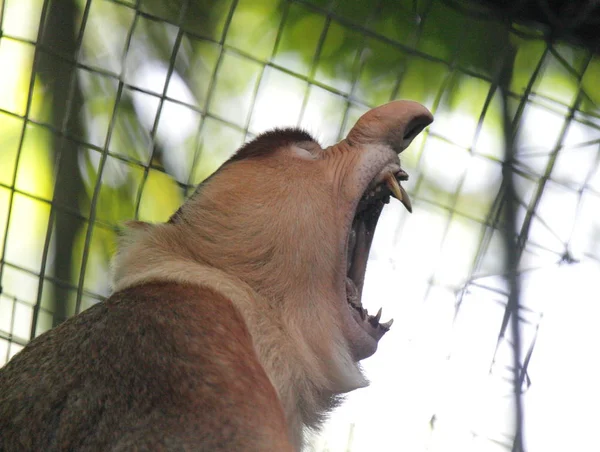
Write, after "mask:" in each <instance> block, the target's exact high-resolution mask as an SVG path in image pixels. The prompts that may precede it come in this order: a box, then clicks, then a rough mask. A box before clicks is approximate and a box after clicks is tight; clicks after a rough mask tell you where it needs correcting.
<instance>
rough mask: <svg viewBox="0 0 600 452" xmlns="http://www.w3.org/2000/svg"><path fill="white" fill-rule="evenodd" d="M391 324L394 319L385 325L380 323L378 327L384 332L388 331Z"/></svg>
mask: <svg viewBox="0 0 600 452" xmlns="http://www.w3.org/2000/svg"><path fill="white" fill-rule="evenodd" d="M392 323H394V319H390V320H388V321H387V322H385V323H380V324H379V326H380V327H382V328H383V329H384V330H389V329H390V327H391V326H392Z"/></svg>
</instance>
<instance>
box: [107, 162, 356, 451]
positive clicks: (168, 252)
mask: <svg viewBox="0 0 600 452" xmlns="http://www.w3.org/2000/svg"><path fill="white" fill-rule="evenodd" d="M283 158H286V159H287V157H285V156H284V157H283ZM287 163H288V165H289V166H291V167H294V166H295V165H294V164H293V163H290V162H287ZM252 165H256V163H253V162H251V163H246V162H240V163H237V164H236V165H232V167H231V168H225V169H224V170H221V171H220V172H219V173H217V175H215V176H213V178H211V180H210V181H209V182H208V183H207V184H206V186H204V187H202V188H201V189H200V190H199V192H198V193H197V194H196V195H194V197H193V198H192V199H191V200H189V201H188V203H187V204H186V205H185V206H184V208H183V210H182V214H181V216H182V218H183V221H180V222H178V223H175V224H159V225H146V224H144V223H137V224H134V226H133V227H131V228H129V229H128V230H127V231H126V232H125V234H124V236H123V238H122V240H121V246H120V249H119V251H118V253H117V256H116V257H115V260H114V263H113V270H114V282H113V284H114V290H115V291H118V290H122V289H125V288H127V287H131V286H135V285H139V284H143V283H145V282H152V281H175V282H181V283H190V284H197V285H200V286H205V287H209V288H212V289H214V290H216V291H218V292H220V293H222V294H223V295H225V296H226V297H227V298H229V299H230V300H231V301H232V302H233V304H234V305H235V306H236V307H237V308H238V309H239V311H240V312H241V313H242V316H243V317H244V319H245V321H246V324H247V327H248V329H249V331H250V334H251V336H252V338H253V341H254V347H255V349H256V351H257V355H258V357H259V360H260V362H261V364H262V366H263V367H264V369H265V371H266V373H267V375H268V376H269V379H270V380H271V382H272V384H273V386H274V387H275V389H276V391H277V393H278V395H279V398H280V401H281V403H282V406H283V409H284V413H285V415H286V420H287V423H288V427H289V434H290V437H291V439H292V441H293V443H294V444H295V446H296V448H297V449H298V450H300V448H301V446H302V441H303V440H302V439H303V431H304V427H317V426H318V425H319V423H320V421H321V416H322V415H323V414H324V413H325V412H327V411H328V410H329V409H330V408H331V407H332V406H333V405H335V397H336V396H337V395H339V394H342V393H346V392H349V391H352V390H354V389H357V388H360V387H364V386H366V385H367V381H366V379H365V378H364V376H363V375H362V373H361V370H360V367H359V365H358V363H357V362H355V360H354V359H353V358H352V355H351V351H350V350H349V346H348V344H347V342H346V340H345V338H344V336H343V334H342V331H341V326H340V324H339V317H340V315H339V312H338V310H339V308H340V306H343V308H347V306H346V301H345V298H344V299H343V300H337V299H336V298H339V297H340V294H343V293H344V292H343V291H339V290H338V287H337V286H336V284H335V280H336V279H339V278H337V275H336V272H339V271H343V273H344V277H345V269H337V268H336V267H335V265H334V262H332V261H334V260H339V259H337V254H338V250H337V249H336V248H337V247H336V244H335V242H336V241H338V238H339V237H338V236H339V235H340V234H342V233H343V232H342V231H337V232H336V233H335V234H331V233H329V234H326V233H325V231H322V230H321V228H322V227H323V226H322V223H323V220H324V219H323V218H322V215H326V214H327V212H328V211H329V212H331V210H332V209H331V208H330V206H331V204H329V202H330V201H331V200H330V199H328V198H330V196H331V195H329V196H326V195H325V193H322V189H323V187H321V186H319V185H318V184H317V188H316V191H315V188H314V186H313V188H312V189H311V188H310V187H309V186H308V184H307V186H306V187H304V190H305V191H306V192H307V193H311V191H313V192H314V196H316V197H317V198H323V199H322V201H321V202H316V203H315V204H316V206H313V207H311V206H312V204H311V203H298V204H296V205H295V206H290V205H289V203H288V204H287V205H286V203H285V199H280V201H281V203H280V204H279V206H277V207H276V208H277V209H279V210H280V214H279V215H278V216H276V218H274V215H268V213H269V210H270V212H273V209H274V208H275V206H274V204H277V202H276V201H277V197H278V194H277V193H273V191H272V190H270V191H269V190H263V189H264V187H262V188H261V187H260V185H261V184H260V183H258V184H257V185H258V186H257V187H254V188H255V189H257V190H260V191H263V192H264V193H266V195H260V194H258V193H254V194H253V193H246V196H245V197H244V199H243V200H242V201H241V202H240V200H239V199H236V198H238V195H239V194H240V192H239V191H236V185H237V184H238V183H241V182H244V184H245V185H246V186H245V187H244V188H245V190H246V192H247V191H248V190H249V189H250V190H252V188H249V187H248V183H247V181H248V171H252V170H254V169H255V170H258V169H261V170H262V173H265V172H266V173H270V171H268V168H267V169H265V168H264V167H263V168H254V169H253V168H251V167H252ZM238 167H240V168H238ZM294 170H296V171H299V168H295V169H294V168H292V169H291V170H290V171H294ZM277 172H278V173H279V177H281V180H283V181H285V180H286V177H288V176H289V174H287V171H285V170H284V171H281V170H279V169H278V170H277ZM262 173H261V174H262ZM241 175H243V179H242V178H241V177H240V176H241ZM271 175H274V174H271ZM263 176H264V174H263ZM268 180H269V179H266V178H265V179H264V181H268ZM291 180H292V179H290V181H291ZM223 183H225V184H227V189H224V188H223V186H222V185H221V184H223ZM296 184H297V185H298V184H299V185H301V182H298V181H296ZM285 186H286V184H285V183H283V187H284V189H283V190H282V191H281V192H280V193H279V195H281V196H285V197H287V196H286V195H287V194H286V193H285V191H286V190H285ZM239 189H240V190H242V188H241V187H240V188H239ZM299 189H300V190H302V189H303V187H298V186H296V187H294V190H299ZM223 191H225V192H226V194H225V195H223ZM257 197H258V199H257ZM253 199H254V200H255V201H256V202H255V203H253V202H252V200H253ZM321 204H322V206H321ZM217 206H220V207H223V208H224V209H225V211H226V212H228V213H227V214H226V213H225V212H223V211H221V210H220V209H218V208H217ZM299 210H300V211H299ZM219 211H221V213H220V214H219V215H218V216H219V217H221V216H223V218H217V215H215V213H216V212H219ZM263 212H264V213H265V215H263ZM320 216H321V218H319V217H320ZM242 218H245V219H246V220H245V222H244V223H243V227H242V228H240V229H236V230H235V231H234V232H231V231H230V230H229V229H230V228H231V226H226V225H236V224H240V222H241V219H242ZM299 219H303V220H304V221H301V220H299ZM331 221H332V222H333V223H335V221H334V219H333V218H332V219H331ZM332 229H336V228H332ZM337 229H339V228H337ZM229 233H231V234H232V236H231V237H228V235H229ZM328 235H329V237H328ZM319 236H322V237H323V242H319V241H317V242H316V243H315V244H314V246H315V249H309V248H310V243H306V240H304V239H305V238H306V237H313V238H314V237H319ZM274 241H277V242H278V243H277V244H276V248H277V249H273V243H272V242H274ZM232 249H233V251H232ZM253 251H254V253H255V254H256V255H257V256H256V258H255V259H253V257H252V253H253ZM232 253H233V254H232ZM262 254H268V255H269V256H270V257H271V259H270V260H271V261H272V262H264V261H261V255H262ZM256 262H261V264H260V266H257V264H256ZM237 275H243V277H239V276H237ZM207 302H210V300H207Z"/></svg>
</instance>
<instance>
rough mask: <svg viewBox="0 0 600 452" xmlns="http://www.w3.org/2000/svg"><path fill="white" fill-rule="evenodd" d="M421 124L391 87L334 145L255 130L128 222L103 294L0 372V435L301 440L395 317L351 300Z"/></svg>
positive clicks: (246, 444)
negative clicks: (170, 200)
mask: <svg viewBox="0 0 600 452" xmlns="http://www.w3.org/2000/svg"><path fill="white" fill-rule="evenodd" d="M431 121H432V116H431V114H430V113H429V111H427V109H426V108H424V107H423V106H421V105H420V104H418V103H415V102H409V101H396V102H391V103H389V104H386V105H383V106H381V107H378V108H375V109H373V110H370V111H368V112H367V113H365V114H364V115H363V116H362V117H361V118H360V119H359V120H358V122H357V123H356V125H355V126H354V128H352V130H351V131H350V133H349V134H348V136H347V137H346V138H345V139H343V140H342V141H341V142H339V143H338V144H335V145H333V146H331V147H328V148H322V147H321V146H320V145H319V144H318V143H317V142H316V141H315V140H314V139H313V138H312V137H311V136H310V135H309V134H307V133H306V132H303V131H301V130H297V129H283V130H274V131H271V132H267V133H265V134H262V135H260V136H258V137H257V138H256V139H254V140H253V141H251V142H249V143H247V144H245V145H244V146H242V147H241V149H239V150H238V151H237V153H236V154H235V155H234V156H233V157H232V158H230V159H229V160H228V161H227V162H226V163H225V164H224V165H223V166H221V168H219V170H218V171H216V172H215V173H214V174H213V175H212V176H211V177H210V178H208V179H207V180H206V181H205V182H203V183H202V184H201V185H200V186H199V187H198V189H197V190H196V192H195V194H194V195H192V196H191V197H190V198H189V199H188V200H187V202H186V203H185V204H184V205H183V206H182V207H181V208H180V209H179V211H178V212H176V213H175V214H174V215H173V217H172V218H171V219H170V221H169V222H168V223H165V224H146V223H141V222H132V223H130V224H129V227H128V228H127V230H126V232H125V233H124V235H123V237H122V241H121V244H120V249H119V251H118V253H117V255H116V257H115V262H114V278H113V286H114V293H113V295H112V296H111V297H110V298H108V299H107V300H106V301H104V302H101V303H98V304H97V305H95V306H93V307H91V308H90V309H88V310H86V311H85V312H83V313H81V314H79V315H77V316H75V317H73V318H71V319H69V320H67V321H66V322H65V323H63V324H62V325H60V326H59V327H57V328H55V329H53V330H51V331H49V332H47V333H45V334H42V335H41V336H39V337H38V338H36V339H34V340H33V341H31V343H30V344H29V345H28V346H27V347H25V349H24V350H23V351H21V352H20V353H19V354H17V355H16V356H15V357H14V358H13V359H12V360H11V361H10V362H9V363H8V364H7V365H6V366H5V367H4V368H2V369H1V370H0V450H4V451H7V452H12V451H24V450H27V451H53V450H70V451H122V450H152V451H154V450H165V451H166V450H177V451H179V450H190V451H293V450H300V449H301V448H302V445H303V430H304V429H305V428H317V427H318V426H319V424H320V422H321V421H322V419H323V417H324V415H325V414H326V413H327V412H328V411H329V410H330V409H331V408H332V407H333V406H335V405H336V403H337V402H338V401H339V398H340V395H342V394H344V393H347V392H349V391H352V390H354V389H357V388H361V387H364V386H366V385H367V381H366V380H365V378H364V376H363V374H362V373H361V369H360V366H359V362H360V361H361V360H362V359H364V358H367V357H369V356H371V355H372V354H373V353H374V352H375V350H376V348H377V343H378V341H379V340H380V339H381V337H382V336H383V335H384V334H385V333H386V332H387V331H388V330H389V328H390V326H391V324H392V321H391V320H390V321H388V322H386V323H380V316H381V310H379V312H377V314H376V315H369V314H368V313H367V310H366V309H365V308H363V306H362V303H361V293H362V287H363V281H364V275H365V270H366V265H367V257H368V254H369V248H370V246H371V241H372V238H373V233H374V232H375V226H376V225H377V220H378V218H379V215H380V213H381V211H382V209H383V206H384V204H385V203H386V202H388V200H389V198H390V196H393V197H395V198H397V199H399V200H400V201H401V202H402V203H403V204H404V206H405V207H406V208H407V209H408V210H409V211H410V210H411V204H410V201H409V198H408V195H407V193H406V191H405V190H404V188H403V187H402V185H401V181H403V180H406V179H407V177H408V176H407V174H406V173H405V172H404V170H403V169H402V168H401V166H400V159H399V156H398V154H399V153H400V152H402V151H403V150H404V149H405V148H406V147H407V146H408V145H409V143H410V142H411V140H412V139H413V138H414V137H415V136H416V135H417V134H418V133H419V132H420V131H421V130H422V129H423V128H424V127H425V126H427V125H428V124H429V123H430V122H431Z"/></svg>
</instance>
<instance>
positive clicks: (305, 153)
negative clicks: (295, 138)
mask: <svg viewBox="0 0 600 452" xmlns="http://www.w3.org/2000/svg"><path fill="white" fill-rule="evenodd" d="M290 149H291V151H292V152H293V153H294V154H295V155H296V156H297V157H300V158H301V159H304V160H316V159H317V158H318V154H319V151H320V150H321V147H320V146H319V145H318V144H317V143H315V142H313V141H304V142H299V143H294V145H292V146H290Z"/></svg>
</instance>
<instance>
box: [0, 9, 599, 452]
mask: <svg viewBox="0 0 600 452" xmlns="http://www.w3.org/2000/svg"><path fill="white" fill-rule="evenodd" d="M574 3H577V5H578V7H577V8H575V7H574V6H573V4H569V5H571V6H568V5H567V6H565V7H562V6H558V5H555V4H554V3H552V2H545V1H539V2H513V3H512V4H510V5H508V6H507V5H505V4H504V3H503V2H502V3H500V2H499V3H498V4H496V2H491V1H488V2H479V3H476V2H465V1H457V0H426V1H416V0H415V1H412V0H410V1H409V0H400V1H386V0H378V1H374V2H358V1H357V2H354V1H337V2H336V1H330V0H294V1H292V0H280V1H276V0H264V1H260V2H255V1H250V0H223V1H219V2H216V1H213V2H211V1H208V0H199V1H184V0H180V1H161V0H135V1H134V0H93V1H92V0H88V1H83V0H79V1H56V0H55V1H49V0H43V1H42V0H27V1H22V0H19V1H17V0H11V1H9V0H5V1H4V2H2V3H1V4H2V7H1V8H2V9H1V14H2V15H1V22H0V26H1V31H2V34H1V35H0V65H1V66H2V68H3V70H2V71H1V74H0V81H1V84H0V87H1V88H0V140H1V141H2V147H1V148H0V149H1V150H0V286H1V293H0V364H2V363H4V362H6V361H7V360H8V359H10V357H11V356H12V355H14V354H15V353H17V352H18V351H19V350H20V349H21V348H22V347H23V346H24V345H25V344H26V343H27V342H28V341H29V340H30V339H32V338H33V337H35V336H37V335H39V334H41V333H43V332H44V331H47V330H48V329H50V328H52V327H53V326H55V325H57V324H58V323H60V322H62V321H63V320H64V319H66V318H68V317H70V316H72V315H74V314H76V313H78V312H80V311H82V310H84V309H86V308H87V307H89V306H91V305H92V304H94V303H97V302H99V301H101V300H103V299H104V298H105V297H107V296H108V295H109V293H110V288H109V272H110V268H109V265H110V264H109V263H110V258H111V256H112V253H113V252H114V245H115V239H116V236H117V234H118V227H119V224H121V222H123V221H125V220H127V219H131V218H138V219H142V220H146V221H164V220H166V219H167V218H168V217H169V215H170V214H172V213H173V212H174V211H175V210H176V208H177V207H178V206H179V204H180V203H181V202H183V200H184V199H185V197H186V196H187V195H189V194H190V193H191V192H192V190H193V187H194V186H195V185H196V184H198V183H199V182H201V181H202V180H203V179H204V178H206V177H207V176H208V175H210V174H211V173H212V172H213V171H214V170H215V169H216V168H217V167H218V166H219V165H220V164H221V163H222V162H223V161H225V160H226V159H227V158H228V157H229V156H230V155H231V154H232V153H233V152H234V151H235V150H236V148H237V147H239V146H240V145H241V144H242V143H243V142H244V141H246V140H248V139H249V138H251V137H253V136H255V135H257V134H259V133H261V132H263V131H265V130H267V129H269V128H272V127H275V126H290V125H298V126H300V127H303V128H306V129H307V130H309V131H310V132H312V133H313V134H314V135H316V136H317V137H318V138H319V140H320V141H321V143H322V144H325V145H328V144H331V143H332V142H333V141H334V140H337V139H339V138H340V137H342V136H343V135H345V133H346V132H347V130H348V129H349V127H351V126H352V125H353V124H354V122H355V120H356V119H357V118H358V117H359V116H360V115H361V114H362V113H363V112H365V111H366V110H367V109H369V108H370V107H373V106H376V105H379V104H382V103H384V102H387V101H389V100H392V99H397V98H405V99H413V100H417V101H419V102H421V103H423V104H424V105H426V106H427V107H428V108H430V110H431V111H432V112H433V113H434V116H435V117H436V121H435V122H434V124H433V125H432V126H431V127H430V128H429V129H428V130H427V131H425V132H424V133H423V134H422V136H421V137H420V138H418V139H417V140H415V142H414V144H413V145H412V146H411V148H410V149H409V150H407V151H406V152H405V153H404V154H403V167H404V168H405V169H406V170H407V171H408V172H409V174H410V175H411V179H410V181H409V182H408V183H407V184H406V185H405V187H406V188H407V190H408V191H409V193H410V195H411V198H412V199H413V203H414V212H415V213H414V214H413V215H412V216H407V215H406V214H405V213H403V212H401V210H400V209H398V206H397V205H395V204H394V203H391V204H390V205H389V206H388V207H387V208H386V210H385V211H384V214H383V216H382V219H381V221H380V225H379V226H378V233H377V235H376V238H375V243H374V246H373V249H372V253H371V254H372V255H371V262H370V264H369V271H368V276H367V283H366V287H365V294H366V295H365V297H366V300H367V301H366V304H367V305H369V301H368V300H369V297H370V298H379V299H380V300H381V299H383V307H384V311H385V312H387V314H390V313H391V315H392V316H393V317H395V319H396V322H395V323H394V331H393V333H392V334H390V335H389V336H393V337H394V338H390V339H388V337H387V336H386V339H385V341H384V343H382V345H381V347H380V351H379V352H378V354H377V355H376V356H375V357H373V358H372V359H370V360H368V361H367V362H366V363H365V367H366V370H367V375H369V376H370V377H371V380H372V381H373V384H372V386H371V387H370V388H368V389H366V390H362V391H358V392H357V394H356V395H354V394H353V395H352V396H350V397H349V400H348V402H347V403H346V405H345V406H344V407H343V408H342V409H340V410H339V411H338V412H336V413H334V415H333V416H332V419H331V421H330V422H329V423H328V424H327V425H326V427H325V430H324V432H323V434H321V435H320V436H315V437H314V439H313V441H312V445H311V447H312V448H313V449H314V450H357V451H361V450H374V449H377V450H478V451H483V450H494V451H496V450H517V451H519V450H523V448H524V446H527V449H528V450H532V451H535V450H551V449H550V448H549V447H551V446H556V447H558V446H559V445H560V446H561V447H560V449H565V450H574V449H577V450H592V449H594V447H593V446H591V445H592V444H595V445H596V446H598V440H597V439H595V438H594V431H595V427H594V426H595V425H597V422H598V421H600V418H599V415H598V413H597V412H596V410H595V408H594V406H595V405H597V403H598V401H599V400H600V395H599V394H598V393H597V390H596V389H594V388H595V386H596V384H595V380H594V379H595V378H596V379H597V377H598V376H600V375H599V374H598V371H596V370H594V367H593V366H592V363H593V360H592V357H591V356H592V355H590V354H589V353H592V351H593V350H594V349H593V345H594V344H595V343H596V342H595V341H596V340H599V339H600V337H599V336H598V333H597V332H595V329H596V328H595V326H594V325H593V319H594V318H595V317H594V315H595V314H598V313H599V310H598V308H597V307H596V305H597V300H596V298H597V290H596V289H595V284H594V283H595V282H596V281H597V278H598V277H600V215H599V214H598V212H600V169H599V168H600V165H599V163H600V108H599V107H598V105H599V102H600V58H599V57H598V55H597V50H598V42H599V41H598V36H597V33H596V32H595V31H594V30H596V27H597V26H598V22H599V20H598V19H599V12H598V7H597V6H596V5H597V3H596V2H592V1H590V2H574ZM532 20H535V22H536V23H535V24H533V25H532V22H531V21H532ZM557 37H558V38H561V40H557V39H556V38H557ZM378 303H379V304H381V303H380V302H378ZM542 319H544V320H542ZM536 343H537V344H538V346H536ZM590 360H592V361H590ZM536 377H537V380H536ZM577 380H579V381H580V384H579V385H577V384H576V385H573V382H574V381H575V382H576V381H577ZM536 384H537V386H536ZM577 386H578V387H577ZM567 393H568V394H569V396H566V394H567ZM550 403H553V406H554V408H546V404H550ZM381 404H383V405H384V408H385V409H381V412H378V411H373V410H374V408H373V406H380V405H381ZM523 406H524V407H525V410H523ZM365 407H370V408H365ZM548 410H550V411H552V413H548ZM523 427H524V430H522V428H523ZM374 432H377V433H374ZM374 435H376V436H377V438H374V437H373V436H374ZM552 448H554V447H552Z"/></svg>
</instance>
